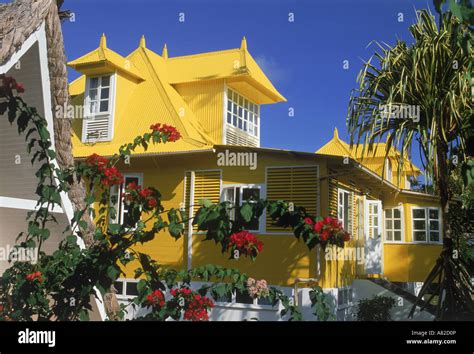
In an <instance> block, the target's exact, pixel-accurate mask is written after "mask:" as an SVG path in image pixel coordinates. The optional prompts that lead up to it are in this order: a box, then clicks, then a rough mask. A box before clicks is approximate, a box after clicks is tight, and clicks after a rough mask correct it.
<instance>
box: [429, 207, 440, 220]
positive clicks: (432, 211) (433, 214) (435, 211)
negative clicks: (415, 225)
mask: <svg viewBox="0 0 474 354" xmlns="http://www.w3.org/2000/svg"><path fill="white" fill-rule="evenodd" d="M438 217H439V212H438V209H430V219H438Z"/></svg>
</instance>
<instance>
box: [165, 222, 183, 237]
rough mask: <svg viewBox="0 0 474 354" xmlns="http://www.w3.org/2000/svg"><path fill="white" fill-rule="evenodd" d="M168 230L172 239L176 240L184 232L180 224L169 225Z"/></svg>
mask: <svg viewBox="0 0 474 354" xmlns="http://www.w3.org/2000/svg"><path fill="white" fill-rule="evenodd" d="M168 230H169V232H170V234H171V236H173V237H174V238H176V239H177V238H179V237H181V233H182V232H183V230H184V226H183V224H182V223H176V222H172V223H170V224H169V226H168Z"/></svg>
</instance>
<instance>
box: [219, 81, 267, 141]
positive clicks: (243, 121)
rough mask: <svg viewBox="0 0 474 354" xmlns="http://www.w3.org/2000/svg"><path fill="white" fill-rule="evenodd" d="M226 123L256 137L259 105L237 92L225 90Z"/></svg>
mask: <svg viewBox="0 0 474 354" xmlns="http://www.w3.org/2000/svg"><path fill="white" fill-rule="evenodd" d="M226 115H227V117H226V119H227V124H229V125H232V126H234V127H236V128H238V129H240V130H242V131H244V132H246V133H248V134H250V135H253V136H255V137H258V135H259V120H260V106H259V105H258V104H255V103H252V102H250V101H249V100H248V99H246V98H244V97H243V96H241V95H239V94H238V93H237V92H235V91H232V90H229V89H228V90H227V109H226Z"/></svg>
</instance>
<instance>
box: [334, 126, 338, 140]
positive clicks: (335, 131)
mask: <svg viewBox="0 0 474 354" xmlns="http://www.w3.org/2000/svg"><path fill="white" fill-rule="evenodd" d="M334 139H339V132H338V131H337V128H334Z"/></svg>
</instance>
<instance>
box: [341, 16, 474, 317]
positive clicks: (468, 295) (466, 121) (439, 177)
mask: <svg viewBox="0 0 474 354" xmlns="http://www.w3.org/2000/svg"><path fill="white" fill-rule="evenodd" d="M409 29H410V33H411V36H412V37H413V42H412V44H407V43H406V42H404V41H401V40H398V41H397V42H396V43H395V45H393V46H389V45H387V44H380V43H376V45H377V47H378V50H377V52H376V53H375V54H374V55H373V57H372V58H371V59H370V60H368V61H367V62H366V63H364V65H363V68H362V69H361V71H360V73H359V76H358V78H357V81H358V83H359V87H358V88H357V89H355V90H354V91H353V92H352V94H351V99H350V103H349V109H348V116H347V126H348V130H349V133H350V136H351V146H352V145H354V144H355V145H357V147H358V148H361V149H362V150H363V153H370V152H371V151H372V150H373V149H374V146H375V144H376V143H377V142H379V141H382V140H383V141H385V142H386V155H385V158H387V156H388V153H389V151H390V150H391V149H393V148H396V149H398V150H399V151H400V155H399V168H398V171H399V172H398V173H399V176H398V179H400V171H401V170H402V168H401V167H402V165H403V164H404V161H406V158H408V157H411V156H412V149H413V150H414V151H415V152H417V153H418V154H419V155H420V159H421V161H422V164H423V168H424V170H425V178H426V180H427V181H430V183H432V184H433V187H434V189H435V191H436V192H437V193H438V194H439V196H440V201H441V208H442V230H443V235H444V237H443V248H442V252H441V255H440V256H439V258H438V259H437V261H436V263H435V265H434V268H433V269H432V271H431V272H430V273H429V275H428V277H427V279H426V280H425V282H424V285H423V287H422V289H421V291H420V293H419V297H418V302H417V303H415V305H414V306H413V308H412V311H411V314H410V316H412V315H413V314H414V311H415V308H416V306H417V305H418V304H419V303H421V300H422V299H423V298H424V299H425V300H428V301H427V302H428V303H429V302H430V301H431V300H432V299H433V297H434V296H437V297H438V301H437V314H436V318H437V319H461V318H466V316H468V317H469V316H472V314H473V313H474V306H473V300H472V293H473V288H472V284H471V281H470V277H469V274H468V272H467V271H466V267H465V264H464V263H463V260H462V259H461V258H460V257H457V256H456V252H455V250H454V247H453V237H452V236H453V235H452V232H451V229H450V226H449V222H448V209H449V204H450V202H451V201H452V191H451V189H450V185H449V183H448V182H449V176H450V171H452V170H453V169H454V168H455V167H456V165H457V164H465V163H466V162H468V161H469V160H470V159H471V156H472V151H471V150H470V148H469V145H470V144H469V143H468V142H469V141H470V140H471V139H472V136H473V135H474V134H473V127H474V124H473V107H474V104H473V95H472V91H471V87H472V85H473V82H472V76H471V75H472V66H473V62H474V60H473V59H474V56H473V33H472V29H470V28H469V26H467V25H466V24H465V23H463V22H462V21H461V20H459V19H458V18H457V17H456V16H454V15H453V14H452V13H451V12H447V13H444V14H442V15H440V20H439V25H437V24H436V20H435V17H434V16H433V15H432V14H431V13H430V12H429V11H427V10H421V11H418V12H417V21H416V23H415V24H413V25H411V26H410V28H409ZM387 107H398V109H399V113H400V112H404V113H407V112H408V114H405V116H403V114H402V115H401V116H394V114H392V113H393V112H394V110H393V108H392V109H390V108H389V109H387ZM403 107H416V108H417V109H416V110H402V109H400V108H403ZM413 112H417V114H416V115H414V114H410V113H413ZM359 145H360V146H359ZM429 295H430V296H429Z"/></svg>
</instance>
